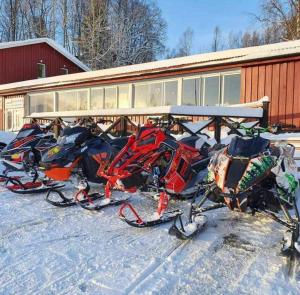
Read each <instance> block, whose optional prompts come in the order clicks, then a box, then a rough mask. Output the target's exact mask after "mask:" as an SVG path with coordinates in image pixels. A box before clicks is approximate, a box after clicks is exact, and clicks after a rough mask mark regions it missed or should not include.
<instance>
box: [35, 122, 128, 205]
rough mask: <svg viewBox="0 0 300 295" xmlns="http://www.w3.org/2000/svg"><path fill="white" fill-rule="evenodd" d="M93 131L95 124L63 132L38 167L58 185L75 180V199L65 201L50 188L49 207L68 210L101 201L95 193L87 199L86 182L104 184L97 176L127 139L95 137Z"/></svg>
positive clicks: (87, 189) (62, 195)
mask: <svg viewBox="0 0 300 295" xmlns="http://www.w3.org/2000/svg"><path fill="white" fill-rule="evenodd" d="M94 129H95V124H90V125H89V126H87V127H83V126H79V125H78V126H75V127H67V128H65V129H64V130H63V133H62V136H61V137H60V138H59V140H58V142H57V145H55V146H54V147H53V148H51V149H50V150H48V152H47V153H45V154H44V155H43V157H42V160H41V161H40V167H41V169H43V171H44V173H45V175H46V176H47V177H49V178H50V179H53V180H56V181H61V182H65V181H68V180H71V177H73V176H75V177H76V178H77V185H76V186H77V188H78V192H77V193H76V195H75V197H74V198H67V197H66V196H65V195H64V194H63V192H62V191H60V190H58V189H56V188H53V189H51V190H49V191H48V193H47V195H46V201H47V202H48V203H50V204H52V205H54V206H58V207H68V206H72V205H76V204H80V205H82V204H84V203H85V202H87V201H89V202H93V200H95V199H99V198H100V199H101V198H102V197H103V195H101V194H98V193H95V194H92V195H89V191H90V185H89V182H92V183H105V182H106V179H104V178H102V177H101V176H100V177H99V174H100V172H101V171H103V170H104V169H105V168H106V167H107V166H108V164H109V163H110V162H111V161H112V159H113V158H114V156H115V155H116V154H117V153H118V151H119V150H121V148H122V147H123V146H124V145H125V144H126V142H127V137H120V138H114V139H111V138H110V137H108V136H107V135H100V136H98V135H96V134H95V132H94Z"/></svg>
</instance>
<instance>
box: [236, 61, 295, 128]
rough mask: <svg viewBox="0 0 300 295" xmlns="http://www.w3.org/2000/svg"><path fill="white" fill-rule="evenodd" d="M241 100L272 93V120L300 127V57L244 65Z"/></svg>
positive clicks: (269, 95) (270, 113)
mask: <svg viewBox="0 0 300 295" xmlns="http://www.w3.org/2000/svg"><path fill="white" fill-rule="evenodd" d="M241 75H242V77H241V81H244V82H242V83H241V102H242V103H243V102H250V101H255V100H258V99H260V98H261V97H263V96H268V97H269V98H270V100H271V104H270V112H269V115H270V122H271V123H274V124H276V123H282V124H288V125H291V124H293V125H295V126H296V127H298V128H300V100H299V98H300V82H298V81H300V61H288V62H280V63H273V64H268V65H265V64H262V65H256V66H249V67H246V68H242V71H241Z"/></svg>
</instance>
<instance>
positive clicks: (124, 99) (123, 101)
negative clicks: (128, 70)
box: [118, 85, 130, 108]
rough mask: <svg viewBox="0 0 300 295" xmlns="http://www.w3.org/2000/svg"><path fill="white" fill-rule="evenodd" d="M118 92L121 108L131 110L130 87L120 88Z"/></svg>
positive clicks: (123, 86)
mask: <svg viewBox="0 0 300 295" xmlns="http://www.w3.org/2000/svg"><path fill="white" fill-rule="evenodd" d="M118 90H119V108H130V101H129V86H128V85H122V86H119V87H118Z"/></svg>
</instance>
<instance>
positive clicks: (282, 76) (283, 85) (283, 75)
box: [277, 63, 287, 123]
mask: <svg viewBox="0 0 300 295" xmlns="http://www.w3.org/2000/svg"><path fill="white" fill-rule="evenodd" d="M286 92H287V63H282V64H280V72H279V91H278V93H279V94H278V118H277V120H278V121H279V122H282V123H286V120H285V110H286V103H287V97H286Z"/></svg>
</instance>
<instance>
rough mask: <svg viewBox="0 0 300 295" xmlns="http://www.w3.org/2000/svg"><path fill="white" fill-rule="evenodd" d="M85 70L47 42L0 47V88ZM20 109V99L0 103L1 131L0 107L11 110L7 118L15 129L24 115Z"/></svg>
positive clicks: (21, 101) (64, 50)
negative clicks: (9, 84) (13, 124)
mask: <svg viewBox="0 0 300 295" xmlns="http://www.w3.org/2000/svg"><path fill="white" fill-rule="evenodd" d="M88 70H89V68H88V67H87V66H85V65H84V64H83V63H82V62H81V61H80V60H78V59H77V58H76V57H74V56H73V55H72V54H70V53H69V52H68V51H67V50H66V49H64V48H63V47H62V46H60V45H58V44H57V43H55V42H54V41H53V40H51V39H48V38H40V39H32V40H25V41H14V42H5V43H0V84H8V83H14V82H21V81H26V80H35V79H38V78H46V77H52V76H58V75H65V74H74V73H80V72H85V71H88ZM21 105H24V99H23V98H22V97H20V98H19V99H18V98H17V97H16V98H15V99H13V100H7V101H6V102H4V101H2V100H1V101H0V118H1V120H0V129H2V128H3V127H4V126H3V121H2V117H3V108H4V107H5V109H11V110H12V111H9V112H8V113H7V115H8V116H11V117H14V118H12V120H13V121H15V122H16V125H19V124H18V122H20V124H22V121H23V116H24V112H22V111H20V106H21ZM8 119H9V118H8ZM9 121H10V120H9ZM16 127H17V126H16ZM13 129H15V128H13Z"/></svg>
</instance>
